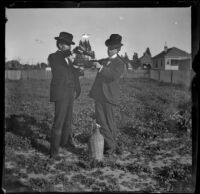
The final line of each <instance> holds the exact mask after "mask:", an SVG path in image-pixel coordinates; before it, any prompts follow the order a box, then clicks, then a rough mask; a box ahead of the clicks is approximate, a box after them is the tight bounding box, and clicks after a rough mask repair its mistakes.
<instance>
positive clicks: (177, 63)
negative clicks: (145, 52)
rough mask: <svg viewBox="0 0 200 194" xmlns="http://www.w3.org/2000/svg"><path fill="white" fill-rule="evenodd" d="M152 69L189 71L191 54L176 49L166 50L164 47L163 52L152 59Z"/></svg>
mask: <svg viewBox="0 0 200 194" xmlns="http://www.w3.org/2000/svg"><path fill="white" fill-rule="evenodd" d="M152 61H153V65H152V68H153V69H162V70H191V69H192V62H191V54H189V53H187V52H185V51H183V50H181V49H179V48H176V47H172V48H167V46H166V45H165V46H164V50H163V51H162V52H161V53H159V54H157V55H156V56H154V57H153V58H152Z"/></svg>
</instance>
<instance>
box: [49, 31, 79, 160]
mask: <svg viewBox="0 0 200 194" xmlns="http://www.w3.org/2000/svg"><path fill="white" fill-rule="evenodd" d="M55 39H56V40H57V43H56V45H57V47H58V50H57V51H56V52H55V53H52V54H50V55H49V56H48V63H49V64H50V66H51V70H52V80H51V84H50V102H54V103H55V115H54V123H53V127H52V131H51V145H50V155H51V157H53V158H55V159H60V157H59V146H60V145H61V146H66V147H70V146H74V145H73V143H72V137H71V133H72V126H71V125H72V113H73V102H74V99H76V98H78V97H79V95H80V92H81V88H80V82H79V71H78V69H75V68H74V67H73V60H74V58H73V57H72V55H71V51H70V50H71V45H73V44H75V43H74V42H73V41H72V39H73V35H72V34H70V33H67V32H61V33H60V34H59V37H55Z"/></svg>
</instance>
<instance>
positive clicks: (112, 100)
mask: <svg viewBox="0 0 200 194" xmlns="http://www.w3.org/2000/svg"><path fill="white" fill-rule="evenodd" d="M121 40H122V37H121V36H120V35H119V34H111V35H110V38H109V39H108V40H106V41H105V45H106V46H107V53H108V58H105V59H101V60H100V61H101V62H96V67H97V68H98V72H97V75H96V78H95V81H94V83H93V85H92V88H91V90H90V93H89V96H90V97H91V98H93V99H94V102H95V118H96V122H97V123H98V124H99V125H100V126H101V128H100V132H101V134H102V135H103V136H104V142H105V143H104V154H105V155H107V156H110V155H113V154H121V150H120V149H119V147H118V146H117V143H116V124H115V120H114V107H115V106H116V105H117V104H118V99H119V95H120V89H119V80H120V77H121V75H122V74H123V71H124V67H125V63H124V61H123V60H122V59H121V58H120V56H119V55H118V52H119V51H120V50H121V46H122V45H123V44H122V43H121Z"/></svg>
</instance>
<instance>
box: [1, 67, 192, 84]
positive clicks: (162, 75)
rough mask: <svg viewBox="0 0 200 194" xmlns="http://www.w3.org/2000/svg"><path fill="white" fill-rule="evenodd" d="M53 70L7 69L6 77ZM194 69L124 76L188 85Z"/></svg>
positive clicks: (90, 73)
mask: <svg viewBox="0 0 200 194" xmlns="http://www.w3.org/2000/svg"><path fill="white" fill-rule="evenodd" d="M51 76H52V75H51V71H46V70H6V71H5V79H9V80H21V79H22V80H27V79H39V80H45V79H51ZM95 76H96V71H94V70H93V71H91V70H85V72H84V77H86V78H94V77H95ZM193 76H194V72H193V71H183V70H181V71H180V70H179V71H177V70H132V71H127V72H126V73H125V74H124V76H123V77H124V78H149V79H153V80H157V81H161V82H166V83H174V84H181V85H185V86H187V87H189V86H190V84H191V81H192V78H193Z"/></svg>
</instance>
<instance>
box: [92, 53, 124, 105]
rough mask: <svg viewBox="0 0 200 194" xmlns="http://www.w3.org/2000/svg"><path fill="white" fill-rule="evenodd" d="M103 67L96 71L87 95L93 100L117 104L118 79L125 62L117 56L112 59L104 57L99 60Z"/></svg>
mask: <svg viewBox="0 0 200 194" xmlns="http://www.w3.org/2000/svg"><path fill="white" fill-rule="evenodd" d="M100 63H101V64H102V65H103V68H102V69H101V71H100V72H98V73H97V76H96V79H95V81H94V84H93V86H92V88H91V90H90V93H89V96H90V97H91V98H93V99H94V100H99V101H104V102H108V103H110V104H113V105H117V104H118V102H119V96H120V88H119V80H120V77H121V76H122V74H123V72H124V68H125V63H124V62H123V61H122V59H121V58H120V57H119V56H117V57H116V58H114V59H109V58H106V59H104V60H102V61H101V62H100Z"/></svg>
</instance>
